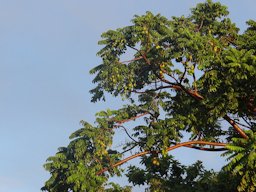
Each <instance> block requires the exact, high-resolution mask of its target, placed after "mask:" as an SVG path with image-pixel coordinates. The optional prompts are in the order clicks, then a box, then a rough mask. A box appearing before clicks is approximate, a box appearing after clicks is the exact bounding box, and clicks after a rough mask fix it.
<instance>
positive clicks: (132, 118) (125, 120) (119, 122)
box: [114, 112, 149, 128]
mask: <svg viewBox="0 0 256 192" xmlns="http://www.w3.org/2000/svg"><path fill="white" fill-rule="evenodd" d="M147 114H149V113H148V112H145V113H142V114H140V115H137V116H135V117H131V118H130V119H124V120H121V121H116V123H117V125H115V126H114V128H117V127H119V126H120V125H122V124H124V123H126V122H129V121H132V120H135V119H138V118H140V117H142V116H144V115H147Z"/></svg>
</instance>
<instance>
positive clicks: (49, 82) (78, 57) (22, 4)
mask: <svg viewBox="0 0 256 192" xmlns="http://www.w3.org/2000/svg"><path fill="white" fill-rule="evenodd" d="M198 2H204V1H201V0H179V1H175V0H161V1H153V0H139V1H138V0H136V1H135V0H122V1H121V0H108V1H104V0H94V1H89V0H72V1H71V0H43V1H42V0H0V131H1V134H0V151H1V153H0V159H1V164H0V170H1V171H0V192H36V191H40V188H41V187H42V186H43V184H44V182H45V181H46V180H47V179H48V178H49V174H48V173H47V172H46V171H45V170H44V168H43V164H44V163H45V160H46V159H47V157H49V156H51V155H54V154H55V153H56V151H57V148H58V147H60V146H66V145H67V144H68V143H69V140H68V137H69V135H70V134H71V133H72V132H73V131H75V130H77V129H78V128H80V124H79V121H80V120H85V121H89V122H91V123H93V122H94V114H95V113H96V112H97V111H100V110H104V109H106V108H118V107H119V106H121V105H122V103H121V102H116V100H115V98H108V100H107V101H106V102H99V103H91V102H90V99H91V95H90V94H89V90H90V89H92V88H93V87H94V85H93V84H92V82H91V81H92V78H93V76H91V75H89V72H88V71H89V70H90V69H91V68H92V67H94V66H96V65H97V64H100V62H101V60H100V58H98V57H97V56H96V53H97V51H99V49H100V46H99V45H98V44H97V42H98V41H99V40H100V35H101V33H102V32H104V31H107V30H109V29H116V28H120V27H124V26H126V25H129V24H130V20H131V19H132V18H133V16H134V15H135V14H137V15H141V14H144V13H145V12H146V11H152V12H153V13H161V14H162V15H163V16H166V17H167V18H170V17H171V16H181V15H188V14H189V9H190V8H191V7H194V6H195V5H196V4H197V3H198ZM220 2H221V3H223V4H225V5H227V6H228V7H229V11H230V17H231V19H232V20H233V22H235V23H236V24H237V26H238V27H240V28H241V29H242V31H243V30H244V29H245V27H246V25H245V21H246V20H248V19H254V20H256V12H255V7H256V1H254V0H243V1H229V0H221V1H220ZM172 154H175V155H177V156H178V157H179V158H180V159H181V161H183V162H185V163H189V162H194V161H195V160H196V159H201V160H205V165H206V166H207V167H208V168H214V169H218V168H220V166H221V165H223V162H224V160H223V159H218V158H217V155H213V154H209V153H207V154H206V153H204V154H202V153H198V152H194V151H193V152H191V150H180V151H174V152H172Z"/></svg>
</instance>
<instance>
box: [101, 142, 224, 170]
mask: <svg viewBox="0 0 256 192" xmlns="http://www.w3.org/2000/svg"><path fill="white" fill-rule="evenodd" d="M193 144H199V145H212V146H226V143H215V142H208V141H188V142H183V143H179V144H176V145H174V146H171V147H169V148H167V151H171V150H174V149H176V148H179V147H184V146H190V145H193ZM150 153H152V151H143V152H140V153H137V154H135V155H132V156H129V157H127V158H125V159H123V160H121V161H119V162H117V163H115V164H113V165H112V166H111V168H115V167H117V166H120V165H122V164H124V163H126V162H127V161H130V160H132V159H134V158H136V157H140V156H143V155H147V154H150ZM154 153H161V151H154ZM106 171H108V168H107V167H106V168H103V169H102V170H100V171H99V172H98V173H97V175H101V174H102V173H104V172H106Z"/></svg>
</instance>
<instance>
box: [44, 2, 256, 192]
mask: <svg viewBox="0 0 256 192" xmlns="http://www.w3.org/2000/svg"><path fill="white" fill-rule="evenodd" d="M228 14H229V12H228V10H227V7H225V6H223V5H221V4H220V3H218V2H217V3H214V2H212V1H211V0H208V1H206V2H205V3H199V4H198V5H197V6H196V7H195V8H192V9H191V14H190V15H189V16H181V17H172V18H171V19H167V18H166V17H164V16H161V15H160V14H157V15H154V14H152V13H151V12H147V13H146V14H145V15H142V16H138V15H135V17H134V18H133V20H132V21H131V22H132V24H131V25H130V26H126V27H123V28H119V29H116V30H109V31H107V32H105V33H103V34H102V40H101V41H99V44H100V45H102V49H101V50H100V51H99V52H98V56H100V57H101V58H102V64H100V65H98V66H96V67H95V68H93V69H92V70H91V71H90V72H91V74H94V75H95V78H94V80H93V83H95V84H96V87H95V88H94V89H92V90H91V91H90V92H91V94H92V102H97V101H100V100H105V99H106V98H105V94H106V93H110V94H111V95H113V96H114V97H121V98H122V99H123V100H125V101H126V104H125V105H124V106H123V107H122V108H120V109H115V110H110V109H108V110H106V111H101V112H99V113H97V114H96V120H95V124H94V125H91V124H90V123H88V122H86V121H82V122H81V124H82V126H83V127H82V128H81V129H79V130H77V131H76V132H74V133H73V134H72V135H71V136H70V139H71V141H70V144H69V145H68V146H67V147H61V148H59V150H58V152H57V153H56V155H54V156H52V157H49V158H48V160H47V163H46V164H45V165H44V167H45V169H46V170H47V171H49V172H50V174H51V177H50V178H49V180H48V181H46V183H45V186H44V187H43V188H42V190H44V191H50V192H59V191H63V192H64V191H74V192H81V191H131V187H129V186H125V187H121V186H119V185H118V184H115V183H110V184H108V178H109V177H112V176H114V175H117V176H121V175H122V174H123V170H122V169H121V168H120V167H119V165H122V164H123V163H126V162H128V161H129V160H131V159H133V158H137V157H140V158H141V164H142V165H143V166H140V167H137V166H135V165H132V166H130V167H129V168H128V170H127V171H126V175H127V177H128V180H129V182H130V183H132V184H133V185H147V187H148V189H147V190H149V191H191V192H192V191H199V192H200V191H224V192H226V191H227V192H229V191H232V192H233V191H251V192H253V191H255V190H256V171H255V170H256V52H255V51H256V22H255V21H253V20H250V21H248V22H247V24H248V28H247V29H246V30H245V31H244V32H242V33H241V32H240V33H239V29H238V28H237V27H236V25H235V23H233V22H232V21H231V20H230V19H229V18H228ZM128 57H129V59H124V58H128ZM131 121H132V123H129V126H127V124H128V122H131ZM223 122H227V123H223ZM119 129H122V130H124V134H125V135H126V136H124V138H119V140H122V142H121V144H120V145H122V149H120V150H116V149H114V148H113V138H114V135H115V133H116V131H117V130H119ZM185 135H186V137H184V136H185ZM125 138H129V140H127V139H125ZM187 138H189V139H187ZM185 139H187V140H185ZM179 147H189V148H191V149H194V150H204V151H211V152H215V151H223V153H222V155H223V156H225V157H226V158H227V160H228V162H227V165H223V169H222V170H221V171H220V172H214V171H213V170H209V171H208V170H206V169H205V168H204V166H203V165H202V162H201V161H198V162H196V163H194V164H193V165H190V166H185V165H181V164H180V163H179V162H178V161H177V160H175V158H174V157H173V156H172V155H170V153H168V152H169V151H171V150H174V149H176V148H179ZM177 150H178V149H177ZM205 153H207V152H205ZM130 154H132V155H130ZM201 160H202V161H203V159H201Z"/></svg>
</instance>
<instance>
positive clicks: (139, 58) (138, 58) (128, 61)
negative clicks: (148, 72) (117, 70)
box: [119, 57, 143, 63]
mask: <svg viewBox="0 0 256 192" xmlns="http://www.w3.org/2000/svg"><path fill="white" fill-rule="evenodd" d="M141 59H143V57H136V58H134V59H131V60H127V61H121V62H119V63H130V62H132V61H137V60H141Z"/></svg>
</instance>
